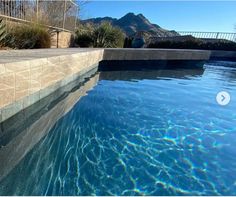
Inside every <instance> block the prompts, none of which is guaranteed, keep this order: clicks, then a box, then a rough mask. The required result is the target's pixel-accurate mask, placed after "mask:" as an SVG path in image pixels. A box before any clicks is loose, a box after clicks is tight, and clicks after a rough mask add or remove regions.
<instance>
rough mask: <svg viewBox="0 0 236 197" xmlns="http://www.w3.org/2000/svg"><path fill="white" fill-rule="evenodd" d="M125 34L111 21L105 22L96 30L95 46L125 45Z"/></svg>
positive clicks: (115, 46)
mask: <svg viewBox="0 0 236 197" xmlns="http://www.w3.org/2000/svg"><path fill="white" fill-rule="evenodd" d="M123 44H124V34H123V32H122V31H121V30H120V29H119V28H117V27H113V26H112V25H111V24H110V23H108V22H104V23H102V24H101V25H100V26H98V27H97V28H96V29H95V30H94V47H105V48H117V47H123Z"/></svg>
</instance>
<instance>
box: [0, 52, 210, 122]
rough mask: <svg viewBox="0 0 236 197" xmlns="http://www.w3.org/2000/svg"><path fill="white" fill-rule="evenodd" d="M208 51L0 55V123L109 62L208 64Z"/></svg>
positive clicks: (2, 53) (10, 53) (7, 53)
mask: <svg viewBox="0 0 236 197" xmlns="http://www.w3.org/2000/svg"><path fill="white" fill-rule="evenodd" d="M210 55H211V52H210V51H202V50H179V49H177V50H175V49H79V48H69V49H34V50H6V51H4V50H3V51H0V122H3V121H5V120H7V119H8V118H10V117H12V116H13V115H15V114H16V113H18V112H20V111H22V110H23V109H25V108H27V107H29V106H31V105H32V104H34V103H36V102H38V101H40V100H41V99H42V98H44V97H46V96H48V95H50V94H51V93H53V92H54V91H55V90H57V89H58V88H60V87H62V86H64V85H66V84H68V83H70V82H72V81H74V80H75V79H77V78H78V77H80V76H82V75H83V74H85V73H87V72H88V71H90V70H92V69H94V68H98V65H99V62H101V61H102V60H103V61H111V60H118V61H123V60H135V61H139V60H145V61H146V60H147V61H148V60H208V59H209V58H210Z"/></svg>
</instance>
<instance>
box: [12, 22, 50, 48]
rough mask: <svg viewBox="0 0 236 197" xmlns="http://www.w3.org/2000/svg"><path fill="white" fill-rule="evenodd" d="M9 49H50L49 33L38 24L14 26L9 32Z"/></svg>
mask: <svg viewBox="0 0 236 197" xmlns="http://www.w3.org/2000/svg"><path fill="white" fill-rule="evenodd" d="M9 37H10V38H11V39H12V42H11V47H12V48H18V49H33V48H50V46H51V36H50V33H49V32H48V31H47V30H46V29H45V28H43V27H42V26H40V25H38V24H32V25H21V26H14V27H12V28H11V29H10V30H9Z"/></svg>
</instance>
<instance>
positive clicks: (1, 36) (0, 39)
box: [0, 18, 7, 47]
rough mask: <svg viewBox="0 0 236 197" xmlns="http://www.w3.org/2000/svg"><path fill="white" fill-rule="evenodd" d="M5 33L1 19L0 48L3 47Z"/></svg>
mask: <svg viewBox="0 0 236 197" xmlns="http://www.w3.org/2000/svg"><path fill="white" fill-rule="evenodd" d="M6 36H7V32H6V24H5V22H4V21H3V19H2V18H0V47H2V46H4V45H5V40H6Z"/></svg>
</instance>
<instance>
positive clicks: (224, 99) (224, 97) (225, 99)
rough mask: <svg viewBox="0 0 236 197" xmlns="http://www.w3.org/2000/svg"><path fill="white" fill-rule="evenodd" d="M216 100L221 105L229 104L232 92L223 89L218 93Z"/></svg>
mask: <svg viewBox="0 0 236 197" xmlns="http://www.w3.org/2000/svg"><path fill="white" fill-rule="evenodd" d="M216 101H217V103H218V104H219V105H227V104H229V102H230V94H229V93H228V92H225V91H221V92H219V93H218V94H217V95H216Z"/></svg>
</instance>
